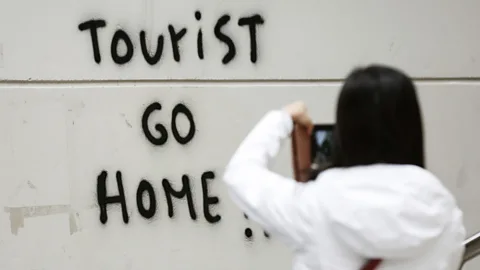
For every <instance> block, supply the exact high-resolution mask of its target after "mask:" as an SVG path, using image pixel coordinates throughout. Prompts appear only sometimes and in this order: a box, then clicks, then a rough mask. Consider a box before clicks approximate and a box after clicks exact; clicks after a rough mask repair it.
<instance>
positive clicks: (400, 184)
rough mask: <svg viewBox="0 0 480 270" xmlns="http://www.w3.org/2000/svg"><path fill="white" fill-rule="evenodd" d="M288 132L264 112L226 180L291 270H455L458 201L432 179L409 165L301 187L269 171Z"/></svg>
mask: <svg viewBox="0 0 480 270" xmlns="http://www.w3.org/2000/svg"><path fill="white" fill-rule="evenodd" d="M292 128H293V123H292V120H291V118H290V116H289V115H288V114H287V113H285V112H283V111H272V112H270V113H268V114H267V115H266V116H265V117H264V118H263V119H262V120H261V121H260V123H258V124H257V126H256V127H255V128H254V129H253V130H252V131H251V132H250V134H249V135H248V136H247V138H246V139H245V140H244V141H243V143H242V144H241V145H240V147H239V149H238V150H237V152H236V153H235V155H234V156H233V158H232V160H231V161H230V163H229V165H228V166H227V168H226V171H225V176H224V181H225V183H226V184H227V186H228V188H229V191H230V194H231V196H232V198H233V200H234V202H235V203H236V204H237V205H238V206H239V207H240V208H241V210H243V211H244V212H245V213H246V214H247V215H248V216H249V218H251V219H253V220H254V221H256V222H258V223H259V224H260V225H261V226H262V227H263V228H264V229H265V230H267V231H268V232H269V233H271V234H272V235H274V236H276V237H277V238H279V239H280V240H282V241H283V242H284V243H286V244H287V245H288V246H290V247H291V248H292V249H293V251H294V255H295V256H294V261H293V269H294V270H307V269H310V270H314V269H315V270H316V269H322V270H334V269H338V270H358V269H360V268H361V267H362V265H363V264H364V263H365V261H366V260H367V258H381V259H383V260H384V261H383V262H382V263H381V264H380V266H379V267H378V269H385V270H386V269H391V270H394V269H409V270H415V269H418V270H433V269H438V270H444V269H445V270H446V269H449V270H457V269H458V267H459V265H460V261H461V258H462V254H463V251H464V247H463V245H462V242H463V240H464V239H465V228H464V226H463V221H462V212H461V210H459V208H458V207H457V205H456V201H455V198H454V197H453V196H452V194H450V192H449V191H448V190H447V189H446V188H445V187H444V186H443V185H442V183H441V182H440V181H439V180H438V179H437V178H436V177H435V176H434V175H432V174H431V173H430V172H428V171H426V170H424V169H422V168H419V167H416V166H411V165H386V164H379V165H371V166H358V167H352V168H346V169H330V170H327V171H325V172H323V173H321V174H320V175H319V176H318V178H317V179H316V180H315V181H312V182H308V183H298V182H296V181H294V180H293V179H289V178H285V177H283V176H281V175H278V174H276V173H274V172H272V171H270V170H269V169H268V163H269V161H271V160H272V159H273V158H274V157H275V156H276V154H277V152H278V150H279V148H280V145H281V142H282V140H284V139H286V138H288V137H289V135H290V133H291V131H292Z"/></svg>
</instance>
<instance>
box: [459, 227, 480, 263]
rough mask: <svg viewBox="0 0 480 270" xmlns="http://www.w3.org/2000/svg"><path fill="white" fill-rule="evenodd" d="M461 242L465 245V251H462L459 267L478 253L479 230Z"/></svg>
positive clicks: (479, 244)
mask: <svg viewBox="0 0 480 270" xmlns="http://www.w3.org/2000/svg"><path fill="white" fill-rule="evenodd" d="M463 244H464V245H465V252H464V253H463V261H462V264H461V265H460V268H459V269H462V267H463V265H464V264H465V263H466V262H468V261H470V260H471V259H473V258H475V257H477V256H478V255H480V232H477V233H476V234H474V235H472V236H470V237H469V238H467V240H465V241H464V242H463Z"/></svg>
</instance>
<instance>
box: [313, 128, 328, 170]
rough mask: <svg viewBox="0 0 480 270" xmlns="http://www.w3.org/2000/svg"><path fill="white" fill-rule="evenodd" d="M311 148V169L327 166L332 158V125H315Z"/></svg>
mask: <svg viewBox="0 0 480 270" xmlns="http://www.w3.org/2000/svg"><path fill="white" fill-rule="evenodd" d="M311 146H312V149H311V160H312V168H319V167H323V166H322V165H325V164H329V163H330V162H331V158H332V148H333V125H315V128H314V130H313V132H312V143H311Z"/></svg>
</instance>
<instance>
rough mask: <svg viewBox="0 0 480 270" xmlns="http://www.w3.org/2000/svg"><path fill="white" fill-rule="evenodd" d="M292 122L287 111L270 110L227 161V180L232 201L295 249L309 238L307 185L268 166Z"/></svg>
mask: <svg viewBox="0 0 480 270" xmlns="http://www.w3.org/2000/svg"><path fill="white" fill-rule="evenodd" d="M292 129H293V122H292V119H291V117H290V115H288V114H287V113H286V112H284V111H272V112H269V113H268V114H267V115H266V116H264V117H263V119H262V120H261V121H260V122H259V123H258V124H257V125H256V126H255V128H254V129H253V130H252V131H251V132H250V134H249V135H248V136H247V137H246V138H245V140H244V141H243V142H242V144H241V145H240V147H239V148H238V149H237V151H236V153H235V154H234V156H233V157H232V159H231V161H230V163H229V164H228V166H227V168H226V170H225V175H224V181H225V182H226V184H227V186H228V189H229V192H230V195H231V197H232V199H233V201H234V202H235V203H236V204H237V206H239V207H240V208H241V210H243V211H244V212H245V213H246V214H247V215H248V216H249V218H251V219H252V220H254V221H256V222H257V223H259V224H260V225H261V226H262V228H263V229H265V230H266V231H267V232H269V233H271V234H272V235H275V236H276V237H278V238H279V239H280V240H281V241H283V242H285V243H286V244H287V245H290V246H291V247H293V248H294V249H298V248H301V245H302V244H303V243H304V242H305V239H307V236H306V235H307V234H308V231H309V225H308V222H307V220H306V218H305V217H307V216H308V214H307V213H306V212H307V211H306V209H305V207H302V205H303V202H302V200H303V199H304V198H305V197H306V196H304V193H305V192H306V188H305V187H306V186H307V185H308V184H303V183H298V182H296V181H295V180H293V179H288V178H285V177H282V176H280V175H278V174H276V173H274V172H272V171H270V170H269V169H268V163H269V161H271V160H272V159H273V158H274V157H275V156H276V155H277V153H278V151H279V148H280V146H281V142H282V141H283V140H284V139H286V138H287V137H289V135H290V133H291V132H292Z"/></svg>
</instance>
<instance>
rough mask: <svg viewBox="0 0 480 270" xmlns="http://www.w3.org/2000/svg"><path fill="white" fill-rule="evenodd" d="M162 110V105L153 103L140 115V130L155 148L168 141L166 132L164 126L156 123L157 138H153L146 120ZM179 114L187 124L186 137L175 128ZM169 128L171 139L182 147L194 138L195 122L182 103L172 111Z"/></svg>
mask: <svg viewBox="0 0 480 270" xmlns="http://www.w3.org/2000/svg"><path fill="white" fill-rule="evenodd" d="M161 109H162V105H161V104H160V103H158V102H154V103H152V104H150V105H149V106H148V107H147V108H146V109H145V112H144V113H143V115H142V130H143V133H144V134H145V137H146V138H147V140H148V141H149V142H150V143H152V144H153V145H155V146H161V145H164V144H165V143H166V142H167V140H168V131H167V129H166V128H165V126H164V125H162V124H160V123H158V124H156V125H155V130H156V131H158V133H159V136H158V137H155V136H154V135H153V134H152V132H151V131H150V129H149V128H148V119H149V117H150V116H151V115H152V114H153V113H154V112H156V111H160V110H161ZM180 114H183V115H184V116H185V117H186V118H187V120H188V123H189V128H188V132H187V134H186V135H181V134H180V132H179V130H178V126H177V119H178V116H179V115H180ZM170 126H171V129H172V133H173V137H174V138H175V140H176V141H177V142H178V143H179V144H182V145H185V144H187V143H189V142H190V141H191V140H192V139H193V137H194V136H195V131H196V130H195V120H194V119H193V114H192V112H191V111H190V110H189V109H188V108H187V106H185V105H184V104H182V103H179V104H177V105H176V106H175V107H174V108H173V110H172V120H171V122H170Z"/></svg>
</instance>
